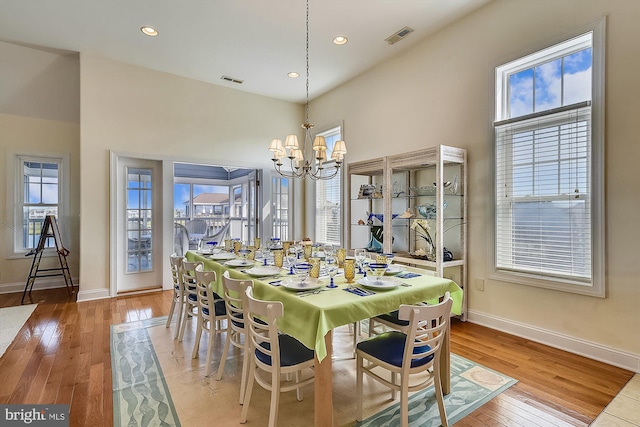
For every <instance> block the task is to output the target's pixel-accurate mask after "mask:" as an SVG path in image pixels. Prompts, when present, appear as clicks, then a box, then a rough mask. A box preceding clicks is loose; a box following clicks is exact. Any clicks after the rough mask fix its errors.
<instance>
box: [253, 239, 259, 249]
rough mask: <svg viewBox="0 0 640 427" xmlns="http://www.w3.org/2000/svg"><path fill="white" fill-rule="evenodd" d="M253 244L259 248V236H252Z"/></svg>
mask: <svg viewBox="0 0 640 427" xmlns="http://www.w3.org/2000/svg"><path fill="white" fill-rule="evenodd" d="M253 246H254V247H255V248H256V249H259V248H260V238H259V237H254V238H253Z"/></svg>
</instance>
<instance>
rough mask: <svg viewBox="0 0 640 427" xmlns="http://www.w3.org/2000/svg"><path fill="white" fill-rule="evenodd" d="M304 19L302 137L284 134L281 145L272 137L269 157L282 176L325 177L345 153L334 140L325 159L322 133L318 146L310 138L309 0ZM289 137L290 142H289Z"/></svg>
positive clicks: (331, 174)
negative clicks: (284, 167)
mask: <svg viewBox="0 0 640 427" xmlns="http://www.w3.org/2000/svg"><path fill="white" fill-rule="evenodd" d="M305 23H306V44H305V55H306V56H305V60H306V82H305V85H306V86H305V90H306V98H305V110H304V123H303V124H302V127H303V128H304V140H303V142H302V144H301V146H300V147H299V146H298V140H297V137H296V135H295V134H291V135H287V139H286V141H285V145H284V146H283V145H282V141H281V140H280V139H273V140H272V141H271V146H270V147H269V150H271V151H272V152H273V153H274V154H273V158H272V159H271V160H273V167H274V168H275V170H276V172H278V174H280V175H281V176H283V177H285V178H301V179H304V178H305V177H309V178H310V179H312V180H326V179H331V178H333V177H334V176H336V175H337V174H338V172H339V170H340V166H341V165H342V162H343V159H344V154H346V152H347V149H346V145H345V143H344V141H342V140H340V141H337V142H335V144H336V145H334V147H333V150H334V153H333V155H332V156H331V159H328V158H327V157H328V154H327V152H326V150H327V145H326V144H325V141H324V138H323V137H322V136H319V137H318V136H317V137H316V138H318V141H319V143H318V146H317V147H316V146H315V144H316V143H315V142H313V141H312V138H311V128H313V123H309V39H310V37H309V0H306V20H305ZM290 137H291V141H292V142H290ZM312 142H313V144H312ZM338 146H339V147H340V151H337V149H338ZM307 147H310V148H312V149H313V150H314V152H315V154H314V155H313V156H312V157H311V158H310V159H309V158H308V157H307V155H308V153H307ZM284 158H288V159H289V164H290V167H291V171H284V170H282V169H281V167H282V165H283V164H282V161H281V160H282V159H284ZM327 160H329V161H330V162H332V163H329V165H331V169H329V168H327V163H326V162H327Z"/></svg>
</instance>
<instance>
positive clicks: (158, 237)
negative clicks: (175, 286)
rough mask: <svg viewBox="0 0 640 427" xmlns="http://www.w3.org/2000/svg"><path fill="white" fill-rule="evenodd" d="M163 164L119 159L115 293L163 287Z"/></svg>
mask: <svg viewBox="0 0 640 427" xmlns="http://www.w3.org/2000/svg"><path fill="white" fill-rule="evenodd" d="M161 170H162V167H161V163H160V162H157V161H152V160H143V159H134V158H123V157H120V158H119V159H118V167H117V197H116V208H115V212H116V215H117V219H116V224H117V226H116V228H117V230H116V239H115V245H116V250H115V251H114V254H115V260H112V262H113V261H115V265H116V293H118V294H121V293H126V292H134V291H142V290H150V289H158V288H162V262H161V260H162V209H161V206H162V191H161V190H162V188H161V187H162V183H161V182H162V181H161Z"/></svg>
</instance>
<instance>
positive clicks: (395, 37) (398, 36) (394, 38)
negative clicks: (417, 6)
mask: <svg viewBox="0 0 640 427" xmlns="http://www.w3.org/2000/svg"><path fill="white" fill-rule="evenodd" d="M411 33H413V28H409V27H404V28H403V29H401V30H398V31H396V32H395V33H393V34H391V35H390V36H389V37H387V38H386V39H384V41H386V42H387V43H389V44H395V43H398V42H399V41H400V40H402V39H403V38H405V37H407V36H408V35H409V34H411Z"/></svg>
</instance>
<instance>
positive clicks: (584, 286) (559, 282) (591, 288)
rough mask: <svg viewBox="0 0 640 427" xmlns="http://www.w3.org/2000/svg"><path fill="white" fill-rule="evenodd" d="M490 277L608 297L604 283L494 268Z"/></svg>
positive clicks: (509, 281)
mask: <svg viewBox="0 0 640 427" xmlns="http://www.w3.org/2000/svg"><path fill="white" fill-rule="evenodd" d="M488 277H489V279H491V280H496V281H500V282H505V283H511V284H518V285H525V286H533V287H536V288H543V289H550V290H554V291H560V292H568V293H573V294H579V295H585V296H590V297H596V298H606V294H605V288H604V284H603V283H602V284H600V285H599V286H598V284H594V283H579V282H575V281H570V280H563V279H559V278H558V279H555V280H554V279H552V278H548V279H541V278H540V277H538V276H533V275H528V274H525V273H516V272H511V273H508V272H504V271H496V270H494V271H493V272H492V273H490V274H489V276H488Z"/></svg>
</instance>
